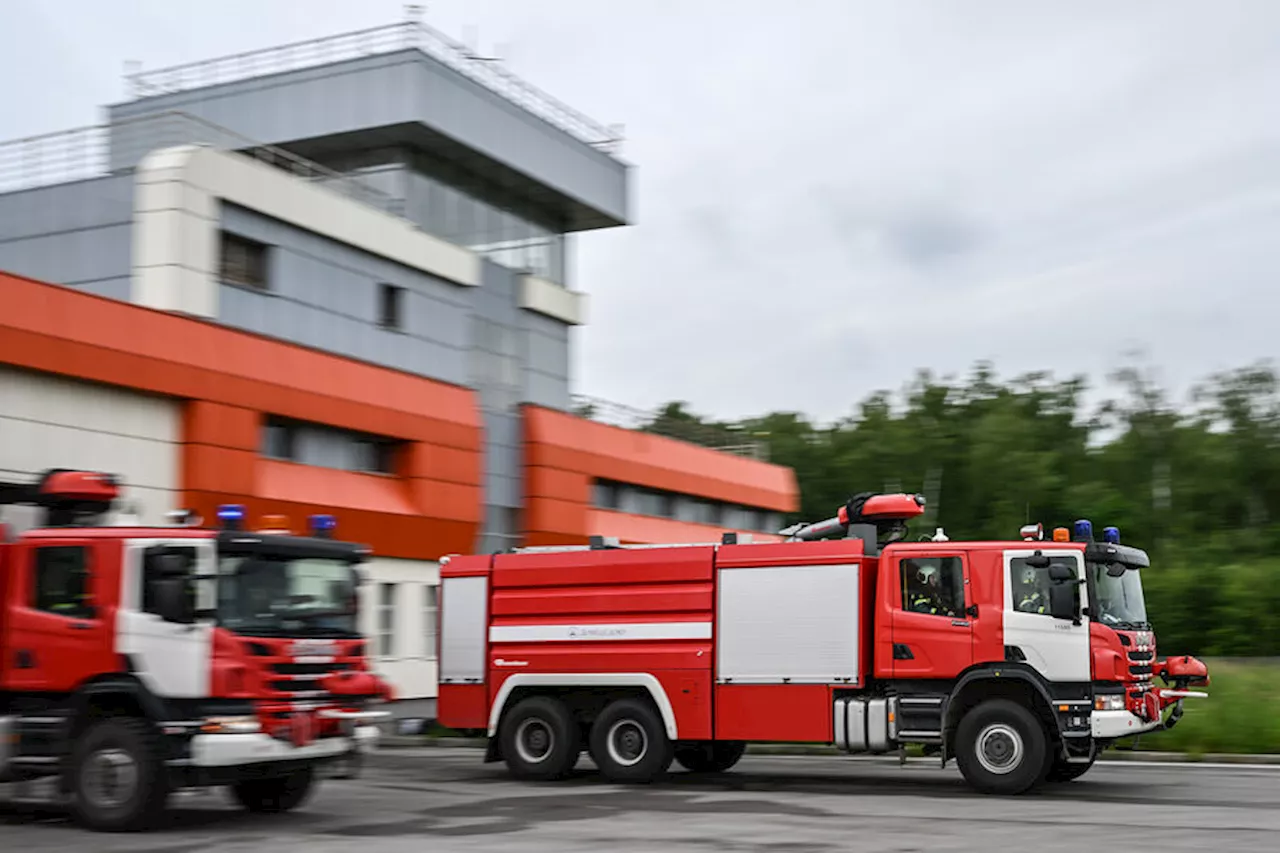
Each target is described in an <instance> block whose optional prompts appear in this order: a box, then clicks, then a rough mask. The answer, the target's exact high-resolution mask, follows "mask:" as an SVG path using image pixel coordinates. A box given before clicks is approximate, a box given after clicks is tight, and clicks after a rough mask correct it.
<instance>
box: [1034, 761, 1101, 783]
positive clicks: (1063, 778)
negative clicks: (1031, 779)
mask: <svg viewBox="0 0 1280 853" xmlns="http://www.w3.org/2000/svg"><path fill="white" fill-rule="evenodd" d="M1094 760H1096V759H1091V760H1090V761H1089V763H1088V764H1074V763H1073V764H1068V763H1067V762H1066V761H1063V760H1062V759H1061V758H1059V759H1055V760H1054V762H1053V764H1052V765H1051V766H1050V767H1049V774H1048V775H1047V776H1046V777H1045V781H1047V782H1074V781H1075V780H1076V779H1079V778H1080V777H1081V776H1083V775H1084V774H1086V773H1088V772H1089V769H1090V768H1091V767H1093V762H1094Z"/></svg>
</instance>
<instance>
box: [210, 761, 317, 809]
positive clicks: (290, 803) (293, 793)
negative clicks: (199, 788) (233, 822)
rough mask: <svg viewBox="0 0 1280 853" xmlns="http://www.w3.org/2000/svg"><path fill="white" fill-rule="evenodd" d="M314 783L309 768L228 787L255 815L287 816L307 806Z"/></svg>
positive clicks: (312, 772) (312, 773)
mask: <svg viewBox="0 0 1280 853" xmlns="http://www.w3.org/2000/svg"><path fill="white" fill-rule="evenodd" d="M314 781H315V771H313V770H312V769H311V768H307V769H305V770H296V771H294V772H293V773H290V774H288V775H287V776H278V777H275V778H272V779H247V780H245V781H243V782H237V783H236V784H235V785H232V786H231V791H232V793H233V794H235V797H236V799H237V800H239V801H240V805H242V806H244V807H245V808H246V809H248V810H249V811H251V812H256V813H258V814H280V813H282V812H290V811H293V810H294V809H296V808H297V807H298V806H300V805H302V804H303V803H304V802H306V799H307V795H308V794H310V793H311V788H312V785H313V783H314Z"/></svg>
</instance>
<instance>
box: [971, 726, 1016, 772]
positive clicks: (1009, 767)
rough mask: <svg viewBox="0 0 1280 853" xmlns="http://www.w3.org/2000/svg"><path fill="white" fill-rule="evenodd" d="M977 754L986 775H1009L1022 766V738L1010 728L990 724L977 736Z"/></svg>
mask: <svg viewBox="0 0 1280 853" xmlns="http://www.w3.org/2000/svg"><path fill="white" fill-rule="evenodd" d="M977 753H978V763H979V764H981V765H982V767H983V769H984V770H986V771H987V772H988V773H996V774H999V775H1004V774H1006V773H1011V772H1013V771H1014V770H1016V769H1017V768H1018V767H1019V765H1021V764H1022V754H1023V745H1022V736H1021V735H1019V734H1018V732H1017V730H1016V729H1014V728H1013V727H1012V726H1009V725H1006V724H1004V723H992V724H991V725H989V726H987V727H986V728H984V729H983V730H982V732H981V733H980V734H979V735H978V749H977Z"/></svg>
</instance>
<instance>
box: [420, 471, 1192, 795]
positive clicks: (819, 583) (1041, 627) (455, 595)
mask: <svg viewBox="0 0 1280 853" xmlns="http://www.w3.org/2000/svg"><path fill="white" fill-rule="evenodd" d="M908 501H909V503H908ZM921 504H922V502H920V501H916V500H915V499H914V498H913V497H910V498H906V496H879V497H876V498H872V499H871V500H869V501H867V502H866V503H865V504H862V505H861V507H860V509H855V510H854V511H853V514H851V513H850V512H847V511H846V510H842V512H841V515H840V516H837V518H836V519H833V520H832V522H834V524H833V523H832V522H827V523H823V524H821V525H815V526H813V527H812V528H810V531H813V530H816V531H817V532H818V534H819V535H826V534H829V533H831V532H832V531H836V532H844V533H845V534H846V536H845V538H841V539H833V540H821V539H819V540H818V541H785V542H771V543H759V544H739V543H736V542H734V541H733V537H732V536H729V537H726V540H727V541H726V542H725V543H723V544H704V545H687V546H660V547H634V548H617V547H609V546H607V545H604V544H603V543H597V544H596V545H594V546H592V547H583V548H564V549H529V550H527V551H522V552H516V553H505V554H497V555H489V556H460V557H454V558H452V559H450V560H449V561H448V562H447V563H446V564H445V565H444V567H443V568H442V578H443V580H442V583H443V591H442V602H441V606H442V627H441V633H442V636H441V649H442V659H441V681H440V698H439V709H440V713H439V717H440V722H441V723H443V724H444V725H446V726H449V727H452V728H456V729H463V730H477V731H482V732H485V733H487V735H488V736H489V737H490V739H491V747H490V751H489V758H490V759H498V758H503V759H505V760H506V761H507V762H508V764H509V765H510V766H511V767H512V770H513V771H515V772H517V773H518V774H520V775H525V776H539V777H554V776H558V775H563V773H564V772H567V768H568V767H571V766H572V764H573V762H576V760H577V758H578V753H579V752H580V751H581V750H582V749H583V748H585V749H586V750H587V751H588V752H590V753H591V756H592V758H593V760H594V761H595V762H596V763H597V764H598V765H600V767H601V770H602V771H604V772H605V774H606V776H609V777H611V778H614V779H616V780H619V781H627V780H640V779H648V778H652V776H653V775H654V773H657V772H662V771H665V769H666V767H667V765H669V764H670V762H671V760H672V759H673V758H674V759H677V760H679V761H680V763H681V764H683V765H685V766H686V767H689V768H690V769H725V768H726V767H727V766H728V765H730V764H732V763H733V762H734V761H736V759H737V757H738V756H740V755H741V754H742V748H743V745H744V744H746V743H749V742H770V741H773V742H811V743H823V744H836V745H838V746H841V747H843V748H845V749H847V750H849V751H850V752H873V753H874V752H888V751H892V750H900V749H902V748H903V747H904V746H905V745H907V744H920V745H922V746H923V747H924V748H925V749H926V750H928V751H931V752H937V753H939V754H940V755H941V756H942V760H943V761H944V762H945V761H946V760H948V759H949V758H951V757H955V758H957V759H958V763H959V764H960V766H961V770H962V771H964V772H965V775H966V777H967V778H968V779H969V781H970V782H971V783H973V784H974V785H975V786H976V787H978V788H979V789H982V790H987V791H993V792H1017V791H1022V790H1026V789H1028V788H1030V787H1032V786H1034V785H1036V784H1038V783H1039V782H1040V781H1043V780H1044V779H1046V778H1073V777H1074V776H1077V775H1079V774H1080V773H1082V772H1083V770H1084V769H1087V768H1088V767H1089V766H1090V765H1091V764H1092V762H1093V760H1094V759H1095V758H1096V755H1097V753H1098V752H1099V751H1100V750H1101V749H1103V748H1105V747H1106V745H1108V744H1109V743H1111V742H1112V741H1114V740H1115V739H1116V738H1118V737H1123V736H1126V735H1131V734H1139V733H1142V732H1147V731H1152V730H1155V729H1158V728H1162V727H1166V726H1168V725H1169V724H1170V722H1169V721H1167V720H1165V719H1164V715H1163V714H1162V712H1163V711H1164V710H1165V708H1166V707H1168V706H1170V705H1174V706H1176V709H1175V711H1174V712H1173V714H1172V715H1171V717H1172V719H1173V721H1174V722H1176V716H1177V715H1179V714H1180V713H1181V700H1182V699H1183V698H1185V696H1187V695H1192V694H1190V693H1189V692H1188V691H1187V690H1186V689H1185V688H1186V687H1187V686H1189V685H1190V684H1191V683H1203V682H1204V681H1205V680H1206V678H1205V677H1204V676H1207V673H1206V672H1204V671H1203V665H1202V664H1200V663H1199V662H1198V661H1193V660H1191V659H1187V660H1186V661H1183V660H1182V659H1177V661H1176V662H1175V663H1174V664H1173V672H1172V673H1171V672H1170V664H1169V662H1164V661H1157V660H1156V658H1155V644H1154V637H1153V636H1152V634H1151V631H1150V626H1149V625H1147V624H1145V618H1146V617H1145V612H1143V613H1141V614H1138V613H1136V612H1134V613H1129V612H1128V611H1124V610H1121V609H1118V608H1119V607H1120V605H1108V606H1113V607H1115V608H1117V609H1115V613H1116V614H1119V615H1121V616H1140V617H1141V619H1140V620H1138V621H1125V620H1124V619H1120V618H1118V617H1116V616H1114V614H1113V615H1112V617H1111V618H1109V619H1108V613H1109V611H1105V609H1100V608H1098V607H1097V606H1096V605H1095V606H1094V607H1093V608H1090V606H1089V605H1090V603H1091V601H1090V596H1094V597H1096V596H1097V595H1099V594H1100V593H1099V592H1098V590H1099V589H1101V590H1103V592H1105V593H1107V594H1108V595H1109V594H1111V593H1116V594H1122V593H1127V594H1128V595H1130V596H1135V597H1136V598H1134V599H1133V600H1131V601H1130V602H1129V605H1128V606H1130V608H1131V609H1133V610H1135V611H1136V608H1137V605H1138V604H1139V603H1140V586H1134V584H1140V582H1139V581H1138V580H1137V578H1138V567H1140V566H1141V565H1145V563H1146V557H1145V554H1142V552H1139V551H1137V550H1136V549H1131V548H1126V547H1125V546H1120V545H1119V544H1118V543H1111V542H1105V543H1096V542H1092V541H1041V540H1039V539H1036V540H1034V541H1013V542H952V541H937V542H935V541H925V542H905V541H890V542H888V543H884V540H885V539H886V538H889V539H891V540H892V539H894V538H895V537H894V536H888V537H886V536H885V533H886V532H887V531H894V530H900V529H901V522H902V521H903V520H904V518H905V517H909V516H910V515H912V514H918V510H914V507H917V506H919V505H921ZM877 507H879V508H881V509H884V508H886V507H887V509H885V513H887V514H877V513H875V512H869V511H868V510H869V509H870V510H875V509H876V508H877ZM850 533H852V534H853V535H851V536H850V535H848V534H850ZM793 538H794V537H793ZM1090 538H1091V537H1090ZM882 543H883V547H882ZM1028 563H1031V564H1034V565H1033V566H1030V567H1029V566H1028V565H1027V564H1028ZM1041 564H1043V565H1041ZM1050 564H1052V565H1057V566H1060V567H1062V568H1059V569H1050V568H1049V566H1050ZM1107 567H1110V569H1111V574H1106V570H1107ZM922 575H923V576H925V577H930V576H937V577H940V579H941V582H942V586H943V587H945V588H944V589H943V592H944V593H945V594H943V595H942V596H941V606H931V607H920V606H916V604H915V603H914V602H915V601H916V598H917V597H918V596H917V592H916V586H917V581H918V579H919V577H920V576H922ZM1033 575H1034V577H1033ZM1068 575H1069V577H1068ZM1104 575H1105V578H1104V577H1103V576H1104ZM1051 576H1053V577H1055V578H1057V580H1050V577H1051ZM1010 578H1014V581H1013V582H1011V581H1010ZM1024 581H1025V582H1027V583H1028V584H1030V585H1031V586H1032V587H1036V588H1038V589H1042V590H1046V591H1047V590H1051V589H1052V587H1053V586H1055V585H1056V586H1060V587H1061V589H1059V590H1057V591H1053V592H1046V595H1045V596H1044V598H1045V599H1048V598H1052V599H1053V600H1054V606H1055V607H1056V609H1057V612H1056V615H1055V614H1054V613H1051V612H1050V610H1049V607H1048V606H1047V605H1046V604H1040V605H1036V606H1029V605H1025V604H1023V605H1022V607H1021V609H1020V607H1019V605H1020V603H1022V597H1023V592H1024V590H1023V588H1022V583H1023V582H1024ZM1113 587H1114V589H1113ZM936 589H937V587H935V590H936ZM1091 610H1092V612H1097V613H1099V615H1100V618H1099V619H1091V618H1090V616H1089V615H1088V614H1089V613H1090V612H1091ZM1108 622H1110V623H1111V624H1108ZM1156 675H1162V676H1166V677H1168V678H1169V679H1170V680H1173V681H1176V684H1175V687H1174V688H1173V689H1164V688H1160V687H1156V686H1154V684H1153V677H1154V676H1156ZM1175 676H1176V678H1175ZM615 706H617V708H621V709H622V711H621V712H618V711H617V708H615ZM530 707H532V708H533V715H532V717H531V716H530V712H529V708H530ZM611 709H613V710H612V711H611ZM620 714H621V716H620ZM627 714H630V715H631V716H630V717H628V716H627ZM619 719H622V720H624V721H625V720H630V727H629V728H628V726H626V725H623V726H622V727H621V728H619V726H620V725H621V724H620V723H618V720H619ZM530 720H532V722H530ZM966 720H967V721H968V722H966ZM602 721H603V722H602ZM979 723H981V724H982V725H981V726H978V724H979ZM646 725H648V726H649V727H650V728H648V729H646ZM605 726H608V729H609V730H606V729H605ZM975 726H978V728H977V729H975ZM610 731H612V732H613V734H612V736H611V735H610ZM539 732H541V734H539ZM628 733H630V740H629V741H628V740H627V735H628ZM521 737H524V738H525V739H524V740H521ZM553 742H554V743H555V744H557V745H556V746H554V747H547V746H546V744H548V743H553ZM530 743H533V744H534V746H530V745H529V744H530ZM627 743H630V745H631V747H633V749H632V752H634V748H638V747H636V744H641V743H642V744H643V745H644V749H646V750H648V752H647V753H645V757H642V758H640V759H635V761H634V762H633V763H628V762H629V761H631V760H632V759H634V758H635V756H634V755H632V754H631V753H629V752H627V750H626V749H625V748H624V747H625V745H626V744H627ZM557 750H559V751H557ZM570 752H571V753H572V757H570V756H569V754H568V753H570ZM1012 752H1017V753H1018V757H1017V761H1015V762H1014V763H1013V764H1012V765H1010V764H1009V761H1011V760H1012V759H1010V757H1009V756H1010V754H1011V753H1012ZM620 756H621V757H620ZM627 756H630V757H629V758H628V757H627ZM531 758H537V759H538V760H537V761H534V760H531ZM1001 761H1004V762H1005V763H1004V764H1001ZM1032 764H1034V765H1035V766H1034V767H1033V766H1031V765H1032Z"/></svg>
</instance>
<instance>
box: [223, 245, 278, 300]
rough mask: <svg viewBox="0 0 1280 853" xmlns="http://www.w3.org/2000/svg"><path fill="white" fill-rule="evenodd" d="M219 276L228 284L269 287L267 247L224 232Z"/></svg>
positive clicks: (263, 288)
mask: <svg viewBox="0 0 1280 853" xmlns="http://www.w3.org/2000/svg"><path fill="white" fill-rule="evenodd" d="M219 258H220V264H219V273H218V274H219V276H220V277H221V279H222V280H223V281H224V282H226V283H227V284H235V285H239V286H240V287H252V288H254V289H255V290H266V289H267V247H266V246H265V245H264V244H262V243H258V242H256V241H254V240H248V239H246V238H244V237H238V236H236V235H235V234H229V233H227V232H226V231H223V232H222V247H221V252H220V254H219Z"/></svg>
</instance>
